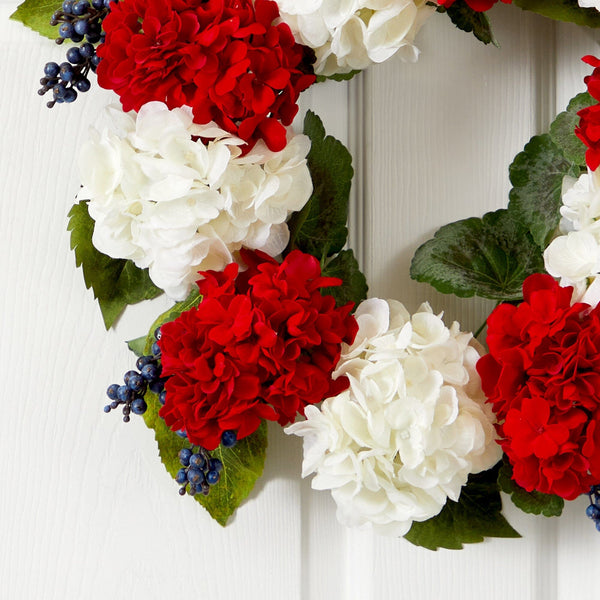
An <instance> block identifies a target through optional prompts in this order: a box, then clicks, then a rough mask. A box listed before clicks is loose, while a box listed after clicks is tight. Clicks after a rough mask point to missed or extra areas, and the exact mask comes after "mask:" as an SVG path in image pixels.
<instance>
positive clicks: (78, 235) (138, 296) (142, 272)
mask: <svg viewBox="0 0 600 600" xmlns="http://www.w3.org/2000/svg"><path fill="white" fill-rule="evenodd" d="M67 229H68V230H69V231H70V232H71V249H72V250H74V251H75V263H76V264H77V266H78V267H81V268H82V269H83V279H84V281H85V285H86V287H87V288H92V290H93V292H94V297H95V298H97V299H98V303H99V305H100V310H101V311H102V317H103V318H104V324H105V326H106V328H107V329H109V328H110V327H111V325H112V324H113V323H114V322H115V321H116V319H117V318H118V317H119V315H120V314H121V313H122V312H123V310H124V308H125V307H126V306H128V305H129V304H135V303H137V302H141V301H142V300H149V299H151V298H156V296H159V295H160V294H162V290H161V289H160V288H157V287H156V286H155V285H154V284H153V283H152V281H151V280H150V277H149V276H148V271H147V270H146V269H138V267H136V266H135V265H134V264H133V263H132V262H131V261H130V260H123V259H115V258H111V257H110V256H106V254H102V253H101V252H99V251H98V250H96V248H95V247H94V245H93V244H92V234H93V232H94V221H93V219H92V218H91V217H90V215H89V213H88V207H87V202H85V201H84V200H82V201H80V202H79V203H77V204H74V205H73V208H71V211H70V212H69V225H68V227H67Z"/></svg>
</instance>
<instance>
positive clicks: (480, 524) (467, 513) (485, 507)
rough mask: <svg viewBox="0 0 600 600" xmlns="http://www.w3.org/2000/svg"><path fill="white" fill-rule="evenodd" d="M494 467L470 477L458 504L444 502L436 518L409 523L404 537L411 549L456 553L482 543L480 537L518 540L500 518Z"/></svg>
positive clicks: (517, 535) (500, 502)
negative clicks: (443, 549) (417, 547)
mask: <svg viewBox="0 0 600 600" xmlns="http://www.w3.org/2000/svg"><path fill="white" fill-rule="evenodd" d="M498 466H499V465H496V467H494V468H493V469H490V470H489V471H485V472H483V473H479V474H477V475H471V476H470V477H469V481H468V482H467V485H466V486H465V487H463V489H462V492H461V494H460V497H459V499H458V502H454V501H452V500H448V501H447V502H446V504H445V506H444V508H443V509H442V511H441V512H440V513H439V514H438V515H437V516H435V517H433V518H431V519H428V520H427V521H423V522H422V523H417V522H415V523H413V526H412V527H411V529H410V531H409V532H408V533H407V534H406V535H405V536H404V537H405V538H406V539H407V540H408V541H409V542H411V543H413V544H415V546H423V547H424V548H428V549H429V550H437V549H438V548H448V549H450V550H459V549H461V548H462V547H463V544H474V543H477V542H482V541H483V538H484V537H499V538H517V537H521V536H520V535H519V533H518V532H517V531H515V530H514V529H513V528H512V527H511V526H510V524H509V523H508V521H507V520H506V519H505V518H504V517H503V516H502V500H501V498H500V493H499V491H498V486H497V483H496V479H497V477H498Z"/></svg>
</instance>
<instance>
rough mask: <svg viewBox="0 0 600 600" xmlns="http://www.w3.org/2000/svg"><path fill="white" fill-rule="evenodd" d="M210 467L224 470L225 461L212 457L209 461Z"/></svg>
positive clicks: (213, 469)
mask: <svg viewBox="0 0 600 600" xmlns="http://www.w3.org/2000/svg"><path fill="white" fill-rule="evenodd" d="M208 468H209V470H210V471H217V473H218V472H219V471H222V470H223V463H222V462H221V461H220V460H219V459H218V458H211V459H210V460H209V461H208Z"/></svg>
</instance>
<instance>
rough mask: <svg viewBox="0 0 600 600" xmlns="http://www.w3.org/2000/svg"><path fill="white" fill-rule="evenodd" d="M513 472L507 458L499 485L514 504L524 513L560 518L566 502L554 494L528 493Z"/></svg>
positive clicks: (500, 474) (503, 464)
mask: <svg viewBox="0 0 600 600" xmlns="http://www.w3.org/2000/svg"><path fill="white" fill-rule="evenodd" d="M512 475H513V470H512V466H511V464H510V463H509V462H508V459H507V458H506V456H504V460H503V461H502V466H501V467H500V471H499V472H498V485H499V486H500V489H501V490H502V491H503V492H505V493H506V494H509V495H510V498H511V500H512V501H513V504H514V505H515V506H516V507H517V508H520V509H521V510H522V511H523V512H526V513H530V514H534V515H540V514H541V515H544V516H545V517H560V515H561V513H562V509H563V507H564V505H565V501H564V500H563V499H562V498H561V497H560V496H555V495H554V494H542V493H541V492H528V491H527V490H524V489H523V488H522V487H521V486H520V485H519V484H518V483H517V482H516V481H515V480H514V479H513V478H512Z"/></svg>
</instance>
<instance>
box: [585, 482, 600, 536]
mask: <svg viewBox="0 0 600 600" xmlns="http://www.w3.org/2000/svg"><path fill="white" fill-rule="evenodd" d="M588 496H589V497H590V504H589V506H588V507H587V508H586V509H585V514H586V515H587V516H588V517H589V518H590V519H592V521H594V523H595V524H596V529H597V530H598V531H600V485H593V486H592V487H591V488H590V491H589V493H588Z"/></svg>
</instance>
